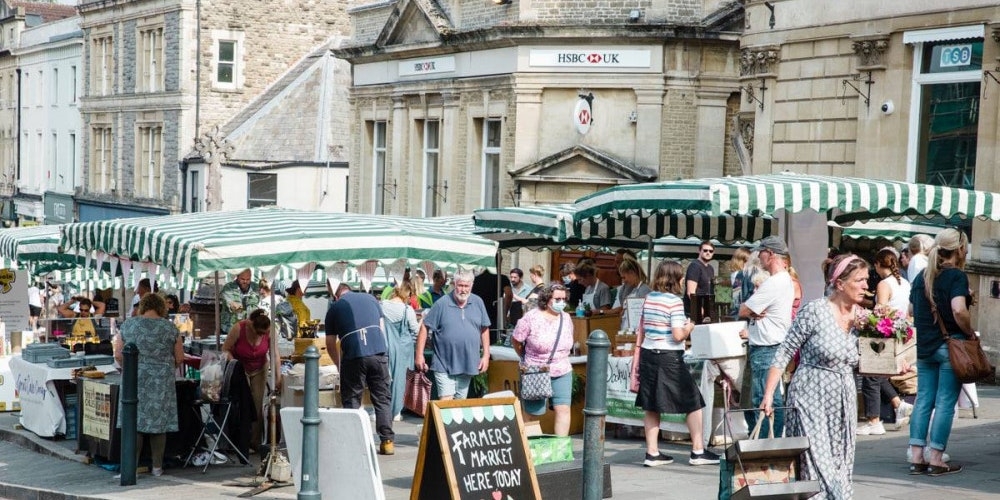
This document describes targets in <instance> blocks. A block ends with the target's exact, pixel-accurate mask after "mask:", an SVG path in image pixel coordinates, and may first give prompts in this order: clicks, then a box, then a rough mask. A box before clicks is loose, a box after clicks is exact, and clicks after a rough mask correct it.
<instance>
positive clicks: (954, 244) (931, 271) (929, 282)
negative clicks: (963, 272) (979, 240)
mask: <svg viewBox="0 0 1000 500" xmlns="http://www.w3.org/2000/svg"><path fill="white" fill-rule="evenodd" d="M917 236H920V235H917ZM968 244H969V238H968V237H967V236H966V235H965V233H963V232H962V231H959V230H958V229H953V228H948V229H945V230H944V231H941V232H940V233H938V234H937V236H936V237H935V238H934V246H933V247H931V249H930V251H929V252H927V269H924V296H925V297H927V301H928V302H930V303H931V304H932V305H934V280H936V279H937V275H938V274H941V268H942V267H943V266H942V264H943V261H945V260H948V259H951V258H952V257H953V256H956V252H958V250H959V249H961V248H964V247H965V246H966V245H968ZM958 258H961V259H962V260H960V261H958V262H956V265H957V267H958V268H959V269H961V268H963V267H965V258H964V257H960V256H958Z"/></svg>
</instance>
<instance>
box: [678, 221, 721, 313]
mask: <svg viewBox="0 0 1000 500" xmlns="http://www.w3.org/2000/svg"><path fill="white" fill-rule="evenodd" d="M714 255H715V245H713V244H712V242H711V241H708V240H705V241H702V242H701V245H700V246H699V247H698V258H697V259H695V260H694V261H692V262H691V263H690V264H688V268H687V273H686V274H685V275H684V280H685V281H686V282H687V284H686V285H685V294H684V295H685V297H684V298H685V299H687V300H686V303H685V304H684V305H685V306H686V309H687V310H688V311H689V314H690V315H691V318H692V319H693V320H696V321H698V320H700V319H702V318H711V317H712V315H713V312H712V310H711V308H710V307H708V303H709V302H714V300H712V299H714V297H715V268H713V267H712V264H711V262H712V257H713V256H714ZM697 297H710V299H709V300H704V299H702V300H699V299H698V298H697ZM696 304H698V305H701V306H702V307H701V309H700V310H699V311H695V310H694V306H695V305H696Z"/></svg>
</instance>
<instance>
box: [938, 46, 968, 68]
mask: <svg viewBox="0 0 1000 500" xmlns="http://www.w3.org/2000/svg"><path fill="white" fill-rule="evenodd" d="M971 63H972V44H962V45H946V46H944V47H941V58H940V59H939V60H938V65H939V66H941V67H942V68H949V67H955V66H968V65H969V64H971Z"/></svg>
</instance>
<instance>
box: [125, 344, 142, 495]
mask: <svg viewBox="0 0 1000 500" xmlns="http://www.w3.org/2000/svg"><path fill="white" fill-rule="evenodd" d="M121 398H122V417H121V419H122V448H121V462H122V463H121V485H122V486H132V485H134V484H135V472H136V471H135V469H136V459H137V457H136V456H135V455H136V454H135V450H136V437H137V434H136V425H137V420H138V414H137V407H138V406H139V348H138V347H137V346H136V345H135V343H133V342H129V343H128V344H126V345H125V348H124V349H122V394H121Z"/></svg>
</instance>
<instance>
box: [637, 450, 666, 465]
mask: <svg viewBox="0 0 1000 500" xmlns="http://www.w3.org/2000/svg"><path fill="white" fill-rule="evenodd" d="M672 463H674V457H672V456H670V455H664V454H663V453H659V452H658V453H657V454H656V455H650V454H649V453H647V454H646V460H644V461H643V462H642V465H645V466H646V467H656V466H658V465H667V464H672Z"/></svg>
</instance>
